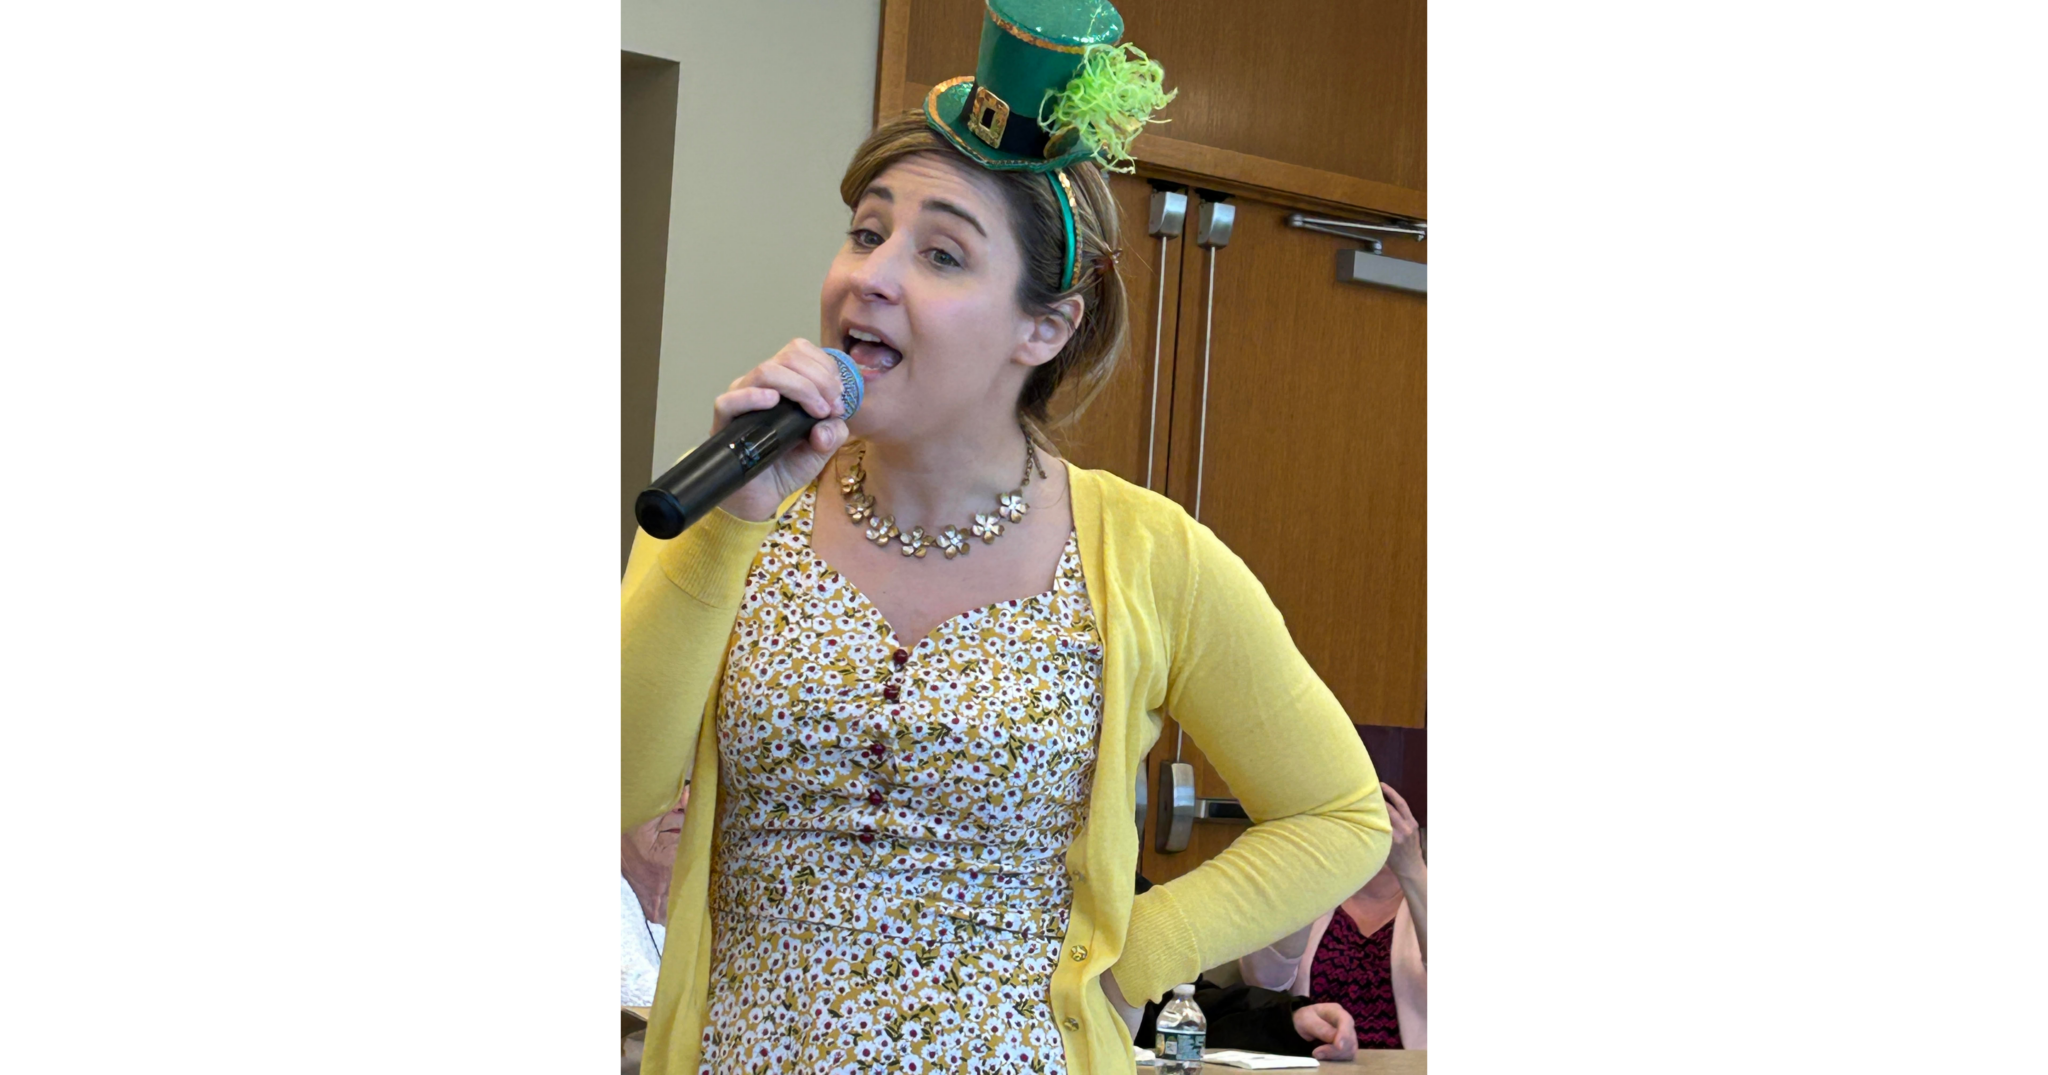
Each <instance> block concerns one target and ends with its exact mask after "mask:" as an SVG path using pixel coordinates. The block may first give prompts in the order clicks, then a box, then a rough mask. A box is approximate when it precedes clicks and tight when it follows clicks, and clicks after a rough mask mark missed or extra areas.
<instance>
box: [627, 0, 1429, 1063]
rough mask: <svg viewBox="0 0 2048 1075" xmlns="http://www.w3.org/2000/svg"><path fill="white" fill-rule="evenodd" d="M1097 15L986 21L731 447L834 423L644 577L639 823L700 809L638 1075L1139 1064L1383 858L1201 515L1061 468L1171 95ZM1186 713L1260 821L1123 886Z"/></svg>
mask: <svg viewBox="0 0 2048 1075" xmlns="http://www.w3.org/2000/svg"><path fill="white" fill-rule="evenodd" d="M1122 32H1123V27H1122V20H1121V18H1120V17H1119V16H1118V15H1117V13H1116V11H1115V9H1114V8H1112V7H1111V6H1110V5H1109V4H1108V3H1106V2H1102V0H1084V2H1076V3H1053V2H1050V0H990V3H989V10H988V16H987V20H986V21H985V23H984V25H983V29H982V35H983V38H982V49H981V63H980V65H979V67H978V69H977V71H976V74H975V76H974V77H973V78H964V79H955V80H953V81H951V82H947V83H944V84H941V85H940V86H938V87H937V88H935V89H934V90H933V91H932V94H931V96H930V97H928V98H927V99H926V101H925V105H924V108H923V109H922V110H921V111H916V112H911V113H906V114H904V115H902V116H899V117H896V118H894V119H891V120H889V121H887V122H884V123H883V124H882V125H881V126H879V127H878V128H877V129H876V130H875V131H874V133H873V134H872V135H870V136H869V137H868V139H867V140H866V141H865V142H864V143H863V144H862V145H861V146H860V148H859V149H858V150H857V151H856V152H855V154H854V158H853V161H852V163H851V165H850V166H849V167H848V169H847V171H846V174H845V178H844V180H843V181H842V183H841V187H840V190H841V194H842V196H843V197H844V199H845V201H846V204H847V205H848V207H849V208H850V209H851V211H852V216H851V220H850V228H849V230H848V233H847V238H846V242H845V245H844V246H843V247H842V248H841V250H840V252H839V253H838V255H837V256H836V257H835V258H834V259H833V261H832V265H831V268H830V269H829V270H828V272H827V273H826V275H825V280H824V286H823V288H822V291H821V294H820V302H819V340H820V341H821V342H822V343H824V344H828V345H830V346H834V347H838V348H840V349H843V350H845V351H847V352H849V353H850V354H851V355H852V356H853V358H854V360H855V362H856V363H857V364H858V365H859V367H860V369H861V372H862V375H863V378H864V382H865V399H864V402H863V403H862V405H861V407H860V409H859V412H858V414H857V415H855V416H854V417H853V418H852V420H851V421H850V422H849V421H845V420H842V418H841V417H839V416H838V415H837V414H836V413H835V412H836V411H837V410H838V407H839V404H838V402H837V400H838V395H839V383H838V374H837V367H836V364H835V362H834V360H833V359H832V358H831V357H830V356H828V355H826V354H825V353H824V352H823V351H822V350H821V349H820V347H819V346H818V344H814V343H812V342H809V341H806V340H794V341H791V342H790V343H789V344H788V345H787V346H785V347H784V348H782V350H781V351H779V352H777V353H776V354H775V355H774V356H773V357H772V358H770V359H768V360H767V361H766V362H764V363H762V364H761V365H760V366H758V367H756V368H755V369H754V370H753V371H751V372H749V373H748V374H746V375H745V376H743V377H741V378H740V379H739V380H738V381H735V382H734V383H733V385H732V387H731V390H730V391H728V392H726V393H725V394H724V395H721V396H720V397H718V399H717V401H716V403H715V405H714V407H713V416H712V420H713V428H718V427H721V426H723V425H724V424H725V423H726V422H727V421H729V420H730V419H732V418H733V417H734V416H735V415H738V414H742V413H745V412H749V411H754V410H759V409H762V408H766V407H769V406H771V405H773V404H774V403H775V402H776V401H777V400H778V398H787V399H791V400H795V401H797V402H798V403H800V404H802V405H803V406H804V407H805V409H806V410H807V411H808V412H809V413H810V414H812V415H813V416H816V417H818V418H821V419H826V420H824V421H820V422H819V424H818V425H817V426H816V427H815V428H814V429H813V431H812V434H811V439H810V442H809V444H808V445H805V446H801V447H798V448H796V449H794V450H792V451H790V452H789V453H787V454H785V455H784V456H783V457H782V458H781V459H780V460H779V461H777V462H776V463H775V464H774V465H773V466H772V467H770V468H768V469H766V470H764V471H763V472H762V473H761V475H760V476H759V477H757V478H755V480H754V481H753V482H752V483H751V484H750V485H748V486H746V487H745V488H742V489H741V490H740V491H739V492H737V493H735V494H734V495H733V496H732V497H731V498H729V499H728V500H726V501H725V502H724V504H723V505H722V508H721V509H720V510H718V511H714V512H712V513H711V514H710V515H709V516H708V517H706V518H705V519H704V520H703V521H701V522H699V523H697V524H696V525H694V526H693V527H691V528H690V529H688V530H686V531H684V532H683V534H682V535H681V536H679V537H677V538H675V539H674V540H672V541H668V542H657V541H654V540H653V539H651V538H649V537H648V536H647V535H645V534H644V533H643V534H641V535H639V539H638V541H637V542H636V544H635V546H634V549H633V554H632V558H631V563H630V565H629V567H628V569H627V573H626V580H625V584H624V610H623V613H624V614H623V635H624V638H623V641H624V685H623V702H624V729H623V732H624V773H623V783H624V798H625V816H624V822H625V824H626V825H627V826H632V825H634V824H637V823H640V822H644V821H646V820H647V819H648V818H651V817H653V816H655V815H657V814H659V813H660V812H661V811H662V810H663V809H664V808H665V807H666V806H667V805H668V804H669V803H670V802H673V801H674V800H675V798H676V795H677V792H678V789H679V788H680V787H681V785H682V783H683V781H684V780H685V778H689V779H690V781H691V784H690V786H691V788H692V789H693V796H692V801H691V808H690V810H689V812H688V814H687V816H686V818H685V820H684V823H683V834H682V842H681V846H680V849H679V851H678V856H677V861H676V866H675V870H674V875H673V879H672V881H671V883H670V890H669V891H670V897H669V898H670V904H669V911H668V935H667V939H666V950H665V955H664V958H663V960H662V964H661V973H660V980H659V985H658V987H657V989H656V993H655V1004H654V1014H653V1017H652V1019H651V1021H650V1026H649V1030H648V1036H647V1046H646V1052H645V1059H644V1068H643V1070H645V1071H647V1072H649V1073H650V1075H660V1073H678V1075H683V1073H692V1072H699V1071H703V1072H714V1073H720V1075H723V1073H727V1072H824V1071H848V1072H877V1071H892V1072H893V1071H900V1072H935V1073H936V1072H953V1071H976V1072H1020V1073H1021V1072H1041V1073H1044V1072H1054V1073H1057V1072H1076V1073H1079V1072H1089V1073H1109V1072H1130V1071H1132V1070H1133V1062H1132V1053H1131V1040H1130V1034H1129V1031H1128V1029H1127V1028H1126V1026H1125V1024H1124V1022H1123V1020H1122V1018H1121V1017H1120V1016H1119V1014H1118V1010H1117V1008H1116V1007H1115V1006H1114V1005H1113V1004H1112V1001H1111V999H1110V998H1111V997H1112V996H1115V997H1118V998H1119V999H1124V998H1127V999H1128V1001H1129V1002H1130V1003H1135V1004H1142V1003H1144V1002H1145V1001H1146V1000H1147V999H1156V998H1158V997H1159V996H1160V995H1161V994H1163V993H1165V992H1166V991H1168V990H1170V989H1171V988H1172V987H1173V986H1174V985H1176V984H1178V983H1181V982H1188V981H1193V980H1194V978H1195V976H1196V974H1197V972H1199V971H1200V970H1201V969H1203V968H1204V967H1208V966H1213V965H1216V964H1219V963H1223V962H1226V961H1228V960H1232V959H1235V958H1237V957H1239V956H1241V955H1244V954H1245V953H1247V952H1251V951H1254V950H1256V949H1258V948H1260V947H1262V946H1264V945H1267V944H1270V943H1272V942H1273V941H1275V940H1277V939H1279V938H1280V937H1282V936H1284V935H1286V934H1288V933H1290V932H1292V931H1294V930H1296V929H1298V928H1299V927H1301V926H1302V925H1303V924H1304V923H1307V922H1309V921H1310V920H1312V919H1314V918H1315V917H1316V916H1317V915H1319V914H1321V913H1322V912H1324V911H1327V910H1328V909H1329V908H1330V907H1332V906H1334V905H1336V904H1337V903H1338V902H1339V901H1341V900H1343V899H1344V898H1345V897H1346V896H1349V895H1350V894H1352V893H1353V892H1355V891H1357V889H1358V888H1359V886H1360V885H1361V884H1363V883H1364V882H1365V880H1366V879H1367V878H1369V877H1371V876H1372V875H1373V873H1374V872H1375V871H1376V870H1378V869H1379V867H1380V863H1381V861H1382V860H1383V859H1385V857H1386V855H1387V850H1388V844H1389V829H1388V820H1387V813H1386V807H1385V805H1384V802H1383V800H1382V798H1381V794H1380V790H1379V785H1378V781H1377V780H1376V779H1375V777H1374V774H1373V770H1372V765H1371V762H1370V761H1369V760H1368V759H1367V757H1366V755H1365V751H1364V749H1363V748H1362V747H1361V746H1360V744H1359V739H1358V736H1357V734H1356V733H1355V732H1354V731H1353V729H1352V726H1351V723H1350V720H1349V719H1348V718H1347V716H1346V715H1345V713H1344V711H1343V709H1342V708H1341V707H1340V706H1339V705H1338V704H1337V702H1336V700H1335V699H1334V698H1333V697H1332V696H1331V694H1330V692H1329V690H1328V689H1327V688H1326V687H1325V686H1324V685H1323V683H1322V682H1321V681H1320V680H1319V679H1318V678H1317V677H1316V675H1315V673H1314V672H1313V671H1312V670H1311V669H1310V668H1309V666H1308V665H1307V663H1306V662H1305V661H1303V659H1302V658H1301V656H1300V654H1299V653H1298V652H1297V651H1296V649H1295V647H1294V644H1293V642H1292V640H1291V639H1290V638H1289V636H1288V633H1287V629H1286V627H1285V625H1284V624H1283V623H1282V622H1281V618H1280V615H1279V613H1278V612H1277V611H1276V610H1275V609H1274V608H1273V605H1272V603H1271V601H1270V600H1268V598H1267V596H1266V593H1265V591H1264V589H1263V588H1262V587H1261V586H1260V585H1259V583H1258V580H1256V579H1255V578H1253V577H1252V575H1251V574H1250V572H1249V571H1248V570H1247V569H1246V568H1245V565H1244V564H1243V562H1242V561H1240V560H1239V559H1238V558H1237V557H1236V556H1234V555H1233V554H1232V553H1231V552H1230V551H1229V550H1228V549H1227V548H1225V547H1224V546H1223V545H1222V544H1221V543H1220V542H1219V541H1217V539H1216V538H1215V536H1214V535H1213V534H1211V533H1210V532H1209V531H1208V530H1207V529H1206V528H1204V527H1202V526H1201V525H1199V524H1198V523H1196V522H1194V521H1193V520H1192V519H1190V518H1189V517H1188V516H1187V514H1186V513H1184V512H1183V511H1182V510H1181V509H1180V508H1179V507H1178V506H1177V505H1175V504H1174V503H1173V502H1172V501H1170V500H1167V499H1166V498H1164V497H1161V496H1157V495H1155V494H1152V493H1150V492H1147V491H1145V490H1143V489H1139V488H1137V487H1135V486H1132V485H1130V484H1128V483H1126V482H1123V481H1121V480H1119V479H1117V478H1115V477H1112V476H1110V475H1109V474H1107V473H1103V472H1100V471H1091V470H1081V469H1078V468H1075V467H1072V466H1070V465H1068V464H1067V463H1066V461H1065V460H1063V459H1061V458H1060V456H1059V455H1058V453H1057V452H1056V451H1055V450H1054V449H1053V447H1052V445H1051V444H1050V442H1049V441H1048V440H1047V439H1046V437H1045V431H1046V429H1047V427H1048V425H1049V423H1050V422H1051V415H1050V413H1049V406H1048V405H1049V402H1050V400H1051V398H1052V396H1053V394H1054V392H1055V391H1056V390H1057V389H1059V388H1060V386H1061V385H1063V384H1066V383H1068V382H1069V381H1072V382H1075V384H1076V385H1077V386H1078V387H1079V389H1080V394H1081V395H1083V396H1084V397H1085V396H1086V395H1087V394H1088V393H1089V392H1090V390H1092V389H1093V388H1095V387H1098V386H1100V385H1101V384H1102V383H1103V382H1104V381H1105V380H1106V379H1107V378H1108V376H1109V373H1110V370H1111V368H1112V365H1113V363H1114V362H1115V361H1116V358H1117V356H1118V354H1119V352H1120V351H1121V350H1122V349H1123V347H1124V343H1125V336H1126V315H1125V297H1124V289H1123V285H1122V283H1121V281H1120V280H1119V279H1118V277H1117V275H1116V260H1115V259H1116V255H1117V251H1118V248H1119V245H1120V242H1121V240H1120V234H1121V227H1120V224H1119V222H1118V219H1117V211H1116V206H1115V203H1114V202H1113V201H1112V200H1111V197H1110V191H1109V186H1108V184H1107V182H1106V180H1105V177H1104V166H1105V164H1104V162H1105V161H1106V162H1107V163H1109V164H1116V163H1119V162H1128V157H1127V156H1126V155H1125V150H1126V146H1127V145H1128V142H1129V139H1130V138H1131V137H1132V136H1133V135H1134V134H1135V133H1136V131H1137V130H1138V129H1139V128H1140V127H1142V125H1143V123H1144V122H1145V120H1146V118H1147V117H1148V116H1149V114H1150V112H1151V110H1152V109H1153V108H1156V107H1157V106H1158V105H1159V104H1163V103H1164V101H1165V100H1166V99H1167V97H1166V95H1164V94H1163V93H1161V91H1160V72H1159V68H1158V66H1157V65H1156V64H1152V63H1150V62H1149V61H1146V60H1145V59H1144V57H1143V54H1142V53H1137V52H1136V51H1135V50H1129V49H1127V48H1124V47H1116V46H1115V45H1114V43H1115V42H1116V40H1117V39H1118V38H1119V37H1120V36H1121V35H1122ZM1163 712H1170V713H1171V714H1172V715H1173V716H1174V717H1175V718H1176V719H1177V720H1178V721H1179V722H1180V723H1181V725H1182V726H1183V727H1184V728H1185V729H1186V730H1187V733H1188V734H1189V735H1191V736H1193V737H1194V739H1195V741H1196V742H1197V743H1198V744H1200V745H1201V747H1202V749H1203V750H1204V751H1205V752H1206V754H1207V755H1208V757H1209V758H1210V759H1211V760H1212V761H1213V762H1214V764H1215V766H1216V769H1217V771H1218V772H1219V773H1221V774H1222V776H1223V778H1224V779H1225V780H1226V781H1228V782H1229V785H1230V787H1231V789H1232V790H1233V791H1234V792H1235V793H1236V794H1237V795H1238V796H1239V798H1240V799H1241V801H1242V802H1243V804H1244V806H1245V808H1246V810H1247V812H1248V813H1249V814H1250V815H1251V816H1252V818H1253V819H1254V820H1255V821H1256V824H1254V825H1253V826H1252V827H1251V828H1250V829H1249V830H1248V831H1246V832H1245V833H1244V834H1243V835H1242V836H1240V837H1239V838H1238V839H1237V841H1236V842H1235V843H1234V844H1233V845H1232V846H1231V847H1230V848H1229V849H1228V850H1227V851H1225V852H1224V853H1223V854H1221V855H1219V856H1217V857H1216V858H1215V859H1214V860H1212V861H1210V862H1208V863H1205V864H1204V865H1202V866H1201V867H1200V868H1199V869H1197V870H1195V871H1194V872H1192V873H1190V874H1188V875H1187V876H1185V877H1182V878H1179V879H1177V880H1174V881H1172V882H1169V883H1167V884H1164V885H1160V886H1158V887H1155V888H1153V889H1151V890H1150V891H1149V892H1147V893H1146V894H1144V895H1142V896H1137V897H1136V898H1133V892H1132V878H1133V877H1134V876H1135V875H1136V872H1137V859H1138V832H1137V830H1136V828H1135V826H1134V825H1133V824H1132V810H1133V804H1132V794H1133V790H1134V786H1135V783H1136V781H1137V780H1138V778H1139V776H1140V768H1141V766H1142V763H1143V759H1144V757H1145V754H1146V752H1147V750H1148V749H1149V748H1150V747H1151V745H1152V744H1153V742H1154V741H1155V740H1156V739H1157V738H1158V735H1159V730H1160V722H1161V714H1162V713H1163Z"/></svg>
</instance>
